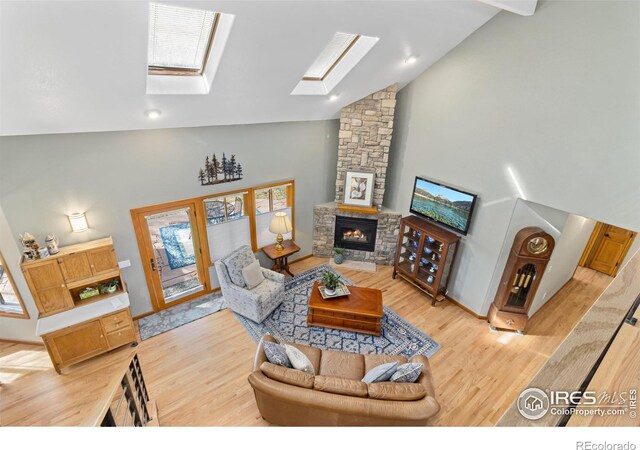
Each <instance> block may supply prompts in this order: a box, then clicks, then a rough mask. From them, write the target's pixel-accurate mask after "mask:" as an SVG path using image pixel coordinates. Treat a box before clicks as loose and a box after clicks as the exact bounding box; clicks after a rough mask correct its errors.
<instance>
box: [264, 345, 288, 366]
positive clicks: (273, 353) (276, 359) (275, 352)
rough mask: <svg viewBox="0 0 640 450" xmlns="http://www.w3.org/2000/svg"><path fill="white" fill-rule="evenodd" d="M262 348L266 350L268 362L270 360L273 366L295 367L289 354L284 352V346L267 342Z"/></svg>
mask: <svg viewBox="0 0 640 450" xmlns="http://www.w3.org/2000/svg"><path fill="white" fill-rule="evenodd" d="M262 348H263V349H264V354H265V356H266V357H267V360H269V362H270V363H271V364H276V365H278V366H283V367H293V366H292V365H291V361H289V357H288V356H287V352H286V351H285V350H284V347H283V346H282V345H280V344H276V343H275V342H267V341H265V342H263V343H262Z"/></svg>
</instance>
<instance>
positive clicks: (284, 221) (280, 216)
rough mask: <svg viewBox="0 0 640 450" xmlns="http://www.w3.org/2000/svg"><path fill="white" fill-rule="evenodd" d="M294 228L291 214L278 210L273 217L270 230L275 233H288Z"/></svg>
mask: <svg viewBox="0 0 640 450" xmlns="http://www.w3.org/2000/svg"><path fill="white" fill-rule="evenodd" d="M291 230H293V227H292V226H291V221H290V220H289V216H287V213H285V212H278V213H276V214H275V216H273V218H272V219H271V223H270V224H269V231H271V232H272V233H275V234H286V233H289V232H290V231H291Z"/></svg>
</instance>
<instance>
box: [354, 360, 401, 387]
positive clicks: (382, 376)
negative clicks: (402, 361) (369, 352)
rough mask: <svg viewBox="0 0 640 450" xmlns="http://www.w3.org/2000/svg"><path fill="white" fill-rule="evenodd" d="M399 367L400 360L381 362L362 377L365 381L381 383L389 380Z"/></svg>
mask: <svg viewBox="0 0 640 450" xmlns="http://www.w3.org/2000/svg"><path fill="white" fill-rule="evenodd" d="M397 368H398V361H393V362H389V363H385V364H380V365H379V366H377V367H374V368H373V369H371V370H370V371H368V372H367V374H366V375H365V376H364V378H362V381H363V382H365V383H367V384H368V383H380V382H382V381H389V379H390V378H391V375H393V374H394V373H395V372H396V369H397Z"/></svg>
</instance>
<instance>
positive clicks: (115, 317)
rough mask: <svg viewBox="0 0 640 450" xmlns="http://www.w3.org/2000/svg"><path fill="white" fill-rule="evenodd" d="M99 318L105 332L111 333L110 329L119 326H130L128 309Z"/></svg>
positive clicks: (117, 328) (118, 327)
mask: <svg viewBox="0 0 640 450" xmlns="http://www.w3.org/2000/svg"><path fill="white" fill-rule="evenodd" d="M100 320H101V322H102V326H103V327H104V331H105V332H106V333H111V332H112V331H116V330H119V329H120V328H125V327H131V316H130V315H129V311H128V310H125V311H122V312H119V313H117V314H112V315H110V316H107V317H103V318H102V319H100Z"/></svg>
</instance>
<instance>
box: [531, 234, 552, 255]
mask: <svg viewBox="0 0 640 450" xmlns="http://www.w3.org/2000/svg"><path fill="white" fill-rule="evenodd" d="M548 248H549V242H548V241H547V240H546V239H545V238H543V237H534V238H533V239H531V240H530V241H529V242H528V243H527V250H528V251H529V253H531V254H532V255H539V254H541V253H544V252H546V251H547V249H548Z"/></svg>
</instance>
